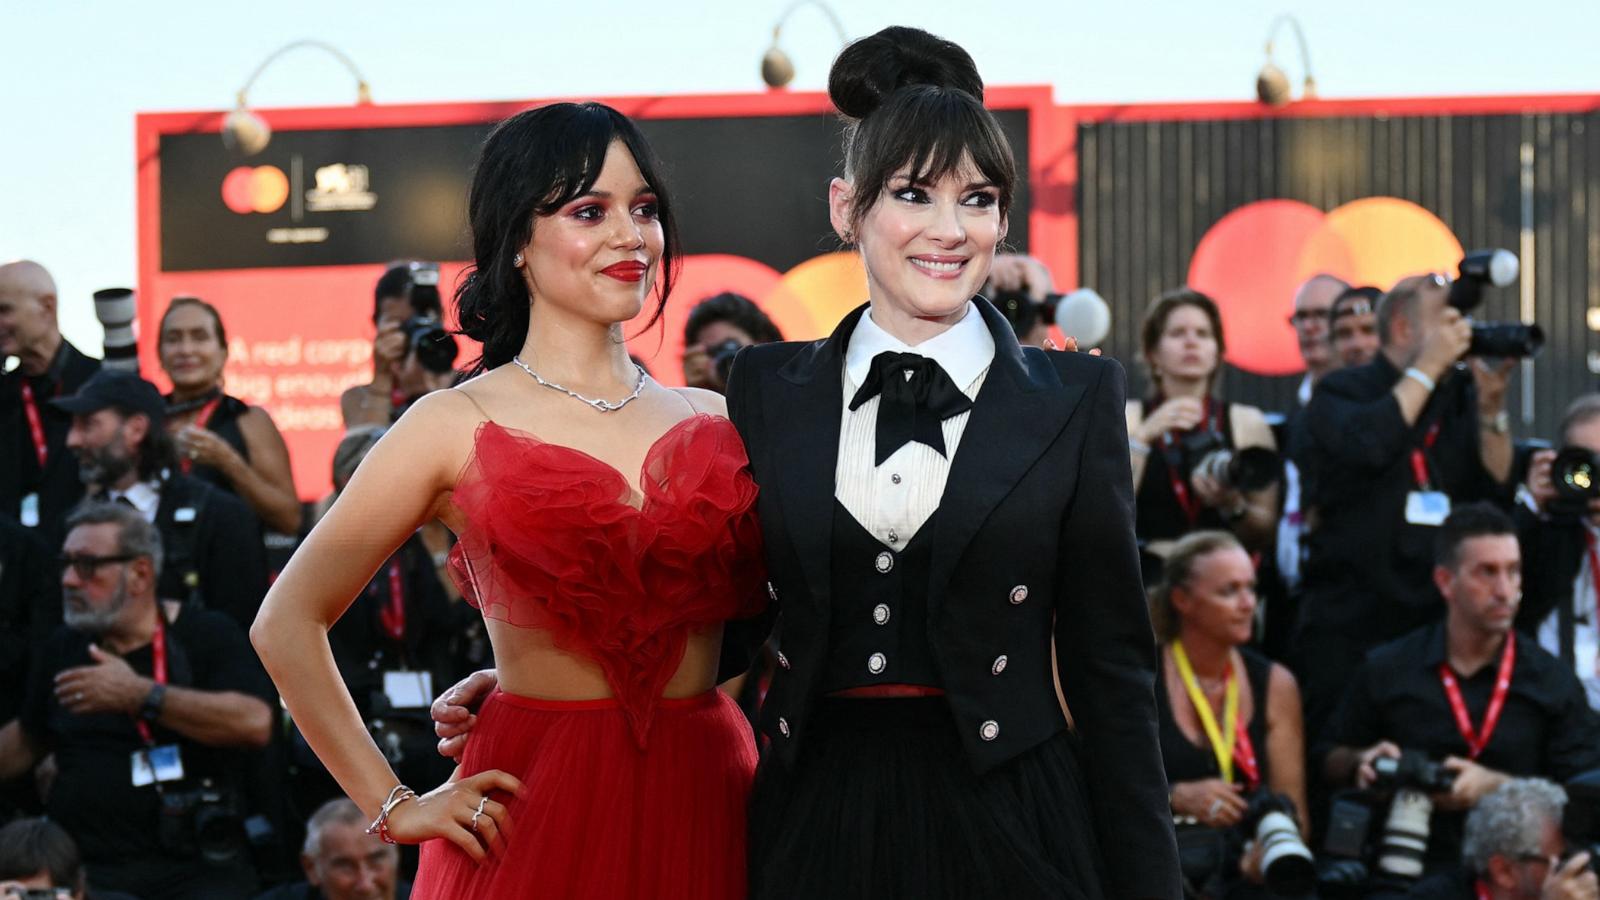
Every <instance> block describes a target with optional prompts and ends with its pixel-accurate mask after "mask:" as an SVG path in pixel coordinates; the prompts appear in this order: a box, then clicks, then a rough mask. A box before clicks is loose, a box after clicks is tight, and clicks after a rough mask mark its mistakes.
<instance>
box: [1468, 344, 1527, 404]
mask: <svg viewBox="0 0 1600 900" xmlns="http://www.w3.org/2000/svg"><path fill="white" fill-rule="evenodd" d="M1469 366H1470V368H1471V369H1472V381H1473V383H1474V384H1476V385H1477V386H1478V416H1479V417H1480V418H1485V419H1492V418H1494V417H1495V416H1497V415H1499V414H1500V413H1501V412H1503V411H1504V410H1505V408H1506V391H1507V389H1508V388H1509V387H1510V385H1511V372H1512V370H1514V369H1515V368H1516V367H1517V361H1516V360H1514V359H1496V360H1488V359H1483V358H1482V357H1473V358H1472V359H1471V360H1470V361H1469Z"/></svg>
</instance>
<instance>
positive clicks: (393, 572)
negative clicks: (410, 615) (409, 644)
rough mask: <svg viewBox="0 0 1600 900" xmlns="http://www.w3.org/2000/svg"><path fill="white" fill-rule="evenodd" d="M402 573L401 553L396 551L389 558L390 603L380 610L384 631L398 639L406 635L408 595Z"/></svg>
mask: <svg viewBox="0 0 1600 900" xmlns="http://www.w3.org/2000/svg"><path fill="white" fill-rule="evenodd" d="M401 574H402V573H401V569H400V554H398V553H396V554H395V555H394V557H393V558H392V559H390V560H389V603H388V605H386V606H385V607H384V608H383V609H381V610H379V611H378V620H379V621H380V622H382V623H383V630H384V632H386V633H387V634H388V635H389V637H390V638H391V639H393V640H396V641H399V640H404V639H405V636H406V595H405V585H404V583H403V579H402V578H401Z"/></svg>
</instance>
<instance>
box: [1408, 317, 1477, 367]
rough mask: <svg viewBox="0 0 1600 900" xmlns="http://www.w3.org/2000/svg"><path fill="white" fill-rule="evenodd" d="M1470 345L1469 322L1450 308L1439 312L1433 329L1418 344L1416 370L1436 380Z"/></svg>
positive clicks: (1470, 329) (1470, 331) (1470, 324)
mask: <svg viewBox="0 0 1600 900" xmlns="http://www.w3.org/2000/svg"><path fill="white" fill-rule="evenodd" d="M1471 346H1472V322H1471V320H1469V319H1467V318H1466V317H1465V316H1463V315H1461V310H1459V309H1456V308H1455V307H1453V306H1446V307H1444V308H1443V309H1440V310H1439V312H1438V317H1437V318H1436V319H1435V320H1434V324H1433V330H1432V331H1430V332H1429V333H1428V336H1427V338H1426V339H1424V340H1423V342H1422V352H1421V354H1420V355H1418V357H1417V368H1419V369H1421V370H1422V371H1423V372H1424V373H1426V374H1427V375H1428V376H1429V377H1431V378H1432V379H1433V380H1434V381H1438V380H1439V379H1440V378H1441V377H1443V376H1444V373H1446V372H1448V371H1450V367H1451V366H1453V365H1455V364H1456V360H1458V359H1460V358H1461V357H1462V355H1464V354H1465V353H1466V352H1467V348H1468V347H1471Z"/></svg>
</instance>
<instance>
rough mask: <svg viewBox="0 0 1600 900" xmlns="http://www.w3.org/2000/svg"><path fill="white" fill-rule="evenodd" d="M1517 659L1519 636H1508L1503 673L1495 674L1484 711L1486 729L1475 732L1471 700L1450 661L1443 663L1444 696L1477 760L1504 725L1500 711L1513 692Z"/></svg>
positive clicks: (1501, 667) (1440, 671) (1440, 680)
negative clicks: (1463, 695) (1469, 711)
mask: <svg viewBox="0 0 1600 900" xmlns="http://www.w3.org/2000/svg"><path fill="white" fill-rule="evenodd" d="M1516 661H1517V636H1516V635H1515V634H1514V633H1513V634H1507V635H1506V649H1505V650H1504V651H1503V652H1501V654H1500V672H1499V674H1497V675H1496V676H1495V680H1494V693H1492V694H1490V695H1489V708H1488V709H1486V710H1484V712H1483V729H1482V730H1481V731H1479V732H1478V733H1476V734H1474V733H1473V730H1472V717H1471V716H1470V715H1468V714H1467V702H1466V701H1465V700H1463V699H1462V698H1461V683H1460V682H1459V681H1458V680H1457V679H1456V673H1455V672H1453V671H1451V669H1450V663H1449V661H1448V660H1446V661H1445V662H1442V663H1440V664H1439V683H1440V684H1443V685H1444V695H1445V697H1446V698H1447V699H1448V700H1449V701H1450V711H1451V712H1452V713H1454V714H1455V717H1456V729H1457V730H1458V731H1460V732H1461V737H1462V738H1463V739H1465V740H1466V742H1467V758H1468V759H1477V758H1478V755H1479V754H1481V753H1483V748H1484V747H1487V746H1488V745H1489V738H1490V737H1491V736H1492V735H1493V734H1494V729H1495V726H1496V725H1499V724H1500V712H1501V711H1502V710H1504V709H1505V705H1506V694H1508V693H1510V692H1511V668H1512V666H1514V665H1515V664H1516Z"/></svg>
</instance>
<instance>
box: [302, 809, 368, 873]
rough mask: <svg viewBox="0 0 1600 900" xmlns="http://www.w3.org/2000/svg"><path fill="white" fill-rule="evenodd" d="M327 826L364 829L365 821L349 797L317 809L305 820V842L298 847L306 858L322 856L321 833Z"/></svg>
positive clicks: (364, 817)
mask: <svg viewBox="0 0 1600 900" xmlns="http://www.w3.org/2000/svg"><path fill="white" fill-rule="evenodd" d="M329 825H360V826H361V827H362V828H363V829H365V828H366V826H367V819H366V816H364V815H362V813H361V807H359V806H357V805H356V804H355V801H353V800H351V799H350V798H349V797H335V798H333V799H332V800H329V801H328V802H327V803H324V804H322V805H321V806H319V807H317V811H316V812H314V813H312V814H311V818H310V819H307V820H306V840H305V843H304V844H302V845H301V847H300V849H301V851H302V852H303V853H305V855H306V856H308V857H310V858H311V859H316V858H317V857H319V856H321V855H322V833H323V832H324V831H326V830H327V828H328V826H329Z"/></svg>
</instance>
